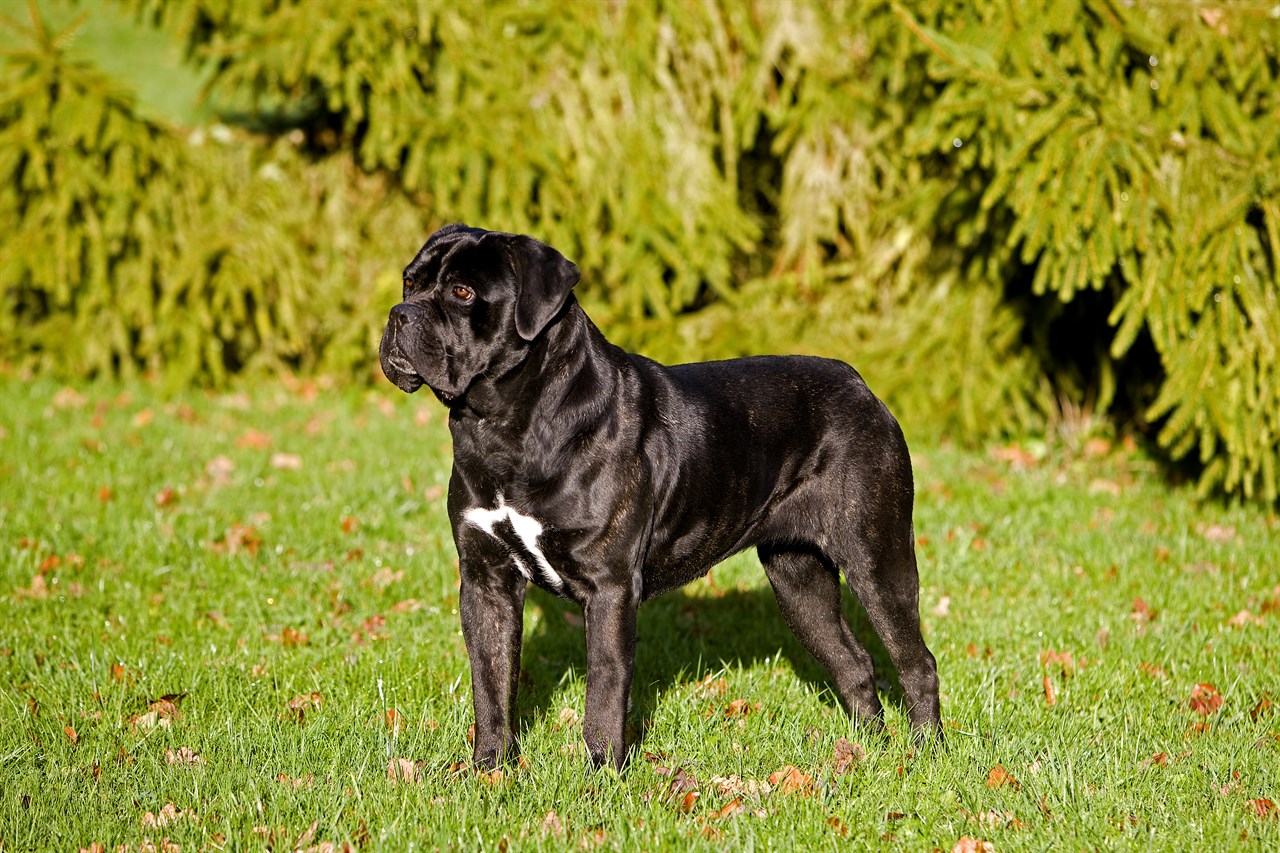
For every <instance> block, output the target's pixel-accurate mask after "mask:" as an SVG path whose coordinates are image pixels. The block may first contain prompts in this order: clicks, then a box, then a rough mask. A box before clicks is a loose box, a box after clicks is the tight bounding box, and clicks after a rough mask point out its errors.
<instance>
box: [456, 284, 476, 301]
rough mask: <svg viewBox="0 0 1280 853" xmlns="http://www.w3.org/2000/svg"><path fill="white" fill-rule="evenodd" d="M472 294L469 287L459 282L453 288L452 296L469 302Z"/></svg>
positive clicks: (473, 294)
mask: <svg viewBox="0 0 1280 853" xmlns="http://www.w3.org/2000/svg"><path fill="white" fill-rule="evenodd" d="M474 296H475V293H474V292H473V291H472V290H471V288H469V287H463V286H462V285H460V284H459V285H456V286H455V287H454V288H453V298H454V299H456V300H458V301H459V302H470V301H471V299H472V297H474Z"/></svg>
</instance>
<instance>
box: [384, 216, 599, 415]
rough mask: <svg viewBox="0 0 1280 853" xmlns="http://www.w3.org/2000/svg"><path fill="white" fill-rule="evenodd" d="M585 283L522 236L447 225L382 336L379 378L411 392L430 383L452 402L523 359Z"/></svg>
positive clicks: (424, 254)
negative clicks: (478, 380)
mask: <svg viewBox="0 0 1280 853" xmlns="http://www.w3.org/2000/svg"><path fill="white" fill-rule="evenodd" d="M577 283H578V268H577V267H576V266H575V265H574V264H573V263H572V262H571V261H569V260H567V259H566V258H565V257H564V256H563V255H561V254H560V253H559V252H557V251H556V250H555V249H553V248H551V247H550V246H548V245H546V244H545V243H540V242H538V241H537V240H534V239H533V238H532V237H525V236H522V235H518V234H502V233H499V232H496V231H485V230H483V229H480V228H469V227H467V226H465V225H448V226H446V227H444V228H441V229H440V230H439V231H437V232H436V233H434V234H432V235H431V237H430V238H429V239H428V240H427V242H426V245H424V246H423V247H422V249H421V250H420V251H419V252H418V254H417V255H416V256H415V257H414V259H413V261H412V262H411V263H410V264H409V266H407V267H405V270H404V296H403V301H402V302H401V303H400V304H399V305H397V306H395V307H394V308H392V309H391V316H390V318H388V320H387V328H386V330H385V331H384V332H383V333H382V346H381V349H380V357H381V361H382V372H383V373H385V374H386V375H387V378H388V379H390V380H391V381H392V382H393V383H395V385H396V387H398V388H400V390H402V391H405V392H407V393H412V392H414V391H416V390H418V389H419V388H420V387H422V386H423V385H426V386H427V387H429V388H430V389H431V390H432V391H434V392H435V394H436V396H437V397H439V398H440V399H441V401H443V402H444V403H446V404H453V403H454V402H456V401H458V400H459V399H460V398H461V397H462V396H463V395H464V394H466V392H467V388H469V387H470V386H471V383H472V382H473V381H475V379H476V377H478V376H481V375H485V376H489V377H491V378H495V379H496V378H498V377H500V376H502V375H503V374H505V373H506V372H508V371H509V370H511V369H512V368H513V367H515V366H516V365H517V364H519V363H520V362H521V361H523V360H524V358H525V356H526V355H527V354H528V350H529V346H530V344H531V343H532V342H533V341H534V340H536V339H537V337H538V335H539V334H541V333H542V331H543V330H544V329H545V328H546V327H547V326H548V325H549V324H550V323H551V322H552V321H553V320H555V318H556V315H558V314H559V313H560V310H561V309H562V308H564V306H565V303H566V302H567V301H568V299H569V293H570V292H571V291H572V290H573V286H574V285H575V284H577Z"/></svg>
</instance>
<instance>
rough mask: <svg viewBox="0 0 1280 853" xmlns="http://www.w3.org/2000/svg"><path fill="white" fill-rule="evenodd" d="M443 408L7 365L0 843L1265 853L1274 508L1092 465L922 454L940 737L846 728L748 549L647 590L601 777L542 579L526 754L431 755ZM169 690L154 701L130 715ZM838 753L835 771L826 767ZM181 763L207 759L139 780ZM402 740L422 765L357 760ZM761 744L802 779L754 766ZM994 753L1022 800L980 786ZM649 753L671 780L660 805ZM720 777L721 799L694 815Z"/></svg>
mask: <svg viewBox="0 0 1280 853" xmlns="http://www.w3.org/2000/svg"><path fill="white" fill-rule="evenodd" d="M442 414H443V412H442V409H441V408H440V407H438V406H437V405H435V404H434V402H433V401H431V400H430V399H428V398H426V397H422V396H417V397H413V398H407V397H404V396H403V395H400V394H399V393H398V392H395V391H393V390H391V389H389V388H388V389H386V390H383V389H377V390H372V391H353V390H335V389H328V388H324V387H315V386H313V385H302V386H299V385H297V384H290V385H289V386H288V387H286V386H284V385H280V386H261V385H260V386H254V387H251V388H249V389H247V390H246V391H242V392H237V393H231V394H220V395H207V394H202V393H197V392H192V393H188V394H182V395H179V396H170V397H163V396H161V395H160V394H159V392H158V391H157V390H156V389H153V388H151V387H149V386H146V385H134V386H129V387H127V388H121V387H118V386H108V387H98V386H90V387H85V388H81V389H78V390H77V391H70V390H64V389H60V388H59V387H58V386H56V385H51V384H48V383H45V382H33V383H32V382H28V383H24V382H20V381H18V380H17V379H15V378H13V377H10V378H8V379H3V380H0V554H3V564H2V566H3V567H2V568H0V693H3V695H2V696H0V767H2V768H3V770H2V775H3V782H2V783H0V849H3V850H4V851H10V850H13V851H17V850H75V849H78V848H80V847H86V848H87V847H89V845H90V844H91V843H94V842H97V843H100V844H101V845H103V846H104V848H105V849H107V850H114V849H116V847H117V845H128V849H130V850H138V849H144V845H145V844H146V843H147V840H148V839H149V840H150V842H151V843H153V844H154V845H156V846H157V847H159V845H160V843H161V840H162V839H163V838H168V839H170V841H171V843H173V844H177V845H180V846H181V849H182V850H183V851H188V853H189V851H195V850H212V849H220V848H222V847H224V846H225V847H227V848H229V849H247V850H265V849H268V848H269V847H270V848H271V849H276V850H279V849H293V847H292V845H296V846H298V847H300V848H302V849H306V848H309V847H313V848H315V849H324V848H323V847H322V846H320V845H322V843H324V842H331V843H333V844H336V845H338V847H339V848H340V847H341V845H342V843H344V842H349V843H351V844H352V845H362V849H364V850H407V849H436V848H453V849H458V848H461V849H475V848H488V849H493V848H494V847H496V846H498V845H499V844H500V842H501V841H502V840H503V839H507V846H508V847H507V849H535V848H539V847H546V848H560V847H564V848H574V849H579V847H580V846H585V847H588V848H592V847H594V846H599V847H600V848H602V849H620V850H640V849H646V850H655V849H662V848H680V849H685V848H694V849H698V848H701V849H709V850H710V849H716V850H718V849H722V848H723V847H725V846H731V847H748V846H754V847H755V848H756V849H764V848H770V849H787V850H790V849H826V848H833V849H837V848H838V849H844V848H850V847H852V848H853V849H867V848H876V849H891V850H897V849H907V850H928V849H931V848H941V849H943V850H951V849H952V848H953V846H954V845H956V843H957V841H958V840H959V839H961V838H962V837H972V838H979V839H984V840H987V841H990V842H991V843H993V844H994V845H995V848H996V849H997V850H1020V849H1116V848H1125V849H1127V848H1133V847H1151V848H1157V849H1187V848H1203V849H1222V848H1231V847H1241V848H1246V849H1276V848H1277V846H1280V820H1278V819H1276V818H1275V816H1274V812H1273V814H1272V816H1271V817H1262V816H1259V815H1258V814H1257V809H1258V808H1262V809H1264V810H1265V809H1266V806H1265V804H1263V803H1261V802H1260V801H1261V800H1264V799H1265V800H1270V801H1274V802H1280V784H1278V782H1277V776H1278V774H1277V770H1276V767H1277V757H1278V754H1280V742H1278V741H1277V736H1278V733H1280V717H1278V716H1277V715H1276V714H1275V713H1273V712H1272V711H1271V710H1269V709H1266V708H1265V707H1259V706H1260V704H1261V703H1263V702H1264V701H1265V700H1266V699H1268V698H1270V699H1272V700H1280V673H1278V671H1277V661H1278V660H1280V632H1278V631H1277V622H1278V621H1280V611H1278V610H1277V606H1278V605H1280V601H1278V600H1277V599H1278V597H1280V589H1278V587H1280V568H1278V566H1280V544H1278V542H1280V522H1278V521H1277V519H1276V517H1275V516H1274V515H1273V514H1271V513H1270V512H1268V511H1267V510H1266V509H1265V508H1258V507H1243V506H1223V505H1217V504H1201V503H1197V502H1196V501H1195V500H1193V498H1192V497H1191V496H1190V495H1189V494H1188V493H1187V492H1186V491H1183V490H1177V489H1170V488H1168V487H1167V486H1165V485H1164V484H1163V483H1162V482H1161V481H1160V480H1159V479H1158V478H1157V477H1156V475H1155V473H1154V471H1153V469H1151V468H1150V466H1149V465H1148V463H1146V462H1145V460H1144V457H1143V456H1142V455H1141V454H1140V453H1138V452H1131V451H1126V450H1124V449H1123V448H1117V449H1112V450H1106V451H1105V452H1096V453H1095V454H1094V455H1090V454H1089V453H1087V452H1085V451H1083V450H1082V451H1081V452H1080V453H1078V454H1073V453H1069V452H1067V451H1066V450H1063V449H1058V448H1049V449H1048V450H1047V451H1045V452H1043V453H1041V454H1039V458H1035V457H1032V456H1028V457H1026V459H1025V460H1024V461H1025V463H1026V464H1024V465H1019V464H1017V463H1015V462H1011V461H1004V458H1005V457H1007V456H1009V455H1011V454H1000V453H995V454H993V453H969V452H961V451H957V450H954V449H947V448H917V454H916V469H917V489H918V500H917V511H916V522H917V525H916V526H917V535H918V536H919V537H920V540H921V545H920V549H919V550H920V557H921V571H922V584H923V589H922V596H921V611H922V613H923V615H924V621H925V625H926V629H927V632H928V633H927V639H928V641H929V643H930V646H931V647H932V648H933V650H934V652H935V654H936V655H937V657H938V663H939V671H940V675H941V678H942V684H943V692H944V697H943V716H944V719H945V721H946V727H947V735H948V739H947V744H946V747H945V748H944V749H936V750H930V751H924V752H917V751H915V750H913V748H912V745H911V742H910V739H909V738H908V737H907V735H906V733H905V724H904V723H905V718H904V716H903V713H902V709H901V706H900V704H899V702H900V700H899V698H898V696H897V694H896V692H895V690H894V688H893V686H892V679H891V677H889V676H888V674H887V673H886V687H887V689H886V691H885V697H886V700H887V701H886V704H887V719H888V724H889V729H890V734H889V735H888V736H887V737H886V738H884V739H881V738H878V737H875V736H869V735H868V734H867V733H866V732H862V731H858V730H853V729H851V728H850V726H849V724H848V723H847V721H846V720H845V719H844V718H843V716H842V715H841V714H840V713H839V711H838V709H837V707H836V704H835V699H834V696H833V694H832V693H831V692H830V690H829V689H828V688H827V686H826V683H825V681H824V678H823V675H822V673H821V672H820V670H818V668H817V667H816V665H815V664H814V663H813V662H812V660H810V659H809V658H807V656H806V655H805V654H804V653H803V652H802V651H801V650H800V648H799V646H798V645H797V643H796V642H795V641H794V640H792V639H791V637H790V636H789V635H788V633H787V632H786V630H785V628H784V627H783V625H782V622H781V619H780V617H779V616H778V614H777V611H776V609H775V607H774V605H773V602H772V596H771V594H770V592H769V590H768V586H767V584H766V583H765V582H764V579H763V577H762V575H761V573H760V570H759V567H758V565H757V563H756V561H755V559H754V557H753V556H742V557H739V558H735V559H734V560H731V561H730V562H729V563H727V564H725V565H723V566H721V567H718V568H717V569H715V571H714V572H713V576H712V581H710V582H709V581H705V580H704V581H700V582H698V583H696V584H694V585H692V586H691V587H689V588H688V589H686V590H685V591H683V592H681V593H678V594H673V595H670V596H667V597H665V598H662V599H659V600H657V601H655V602H652V603H650V604H649V605H647V606H646V608H645V609H644V610H643V611H642V613H641V623H640V635H641V642H640V651H639V661H638V671H637V678H636V685H637V687H636V694H635V700H636V708H635V710H634V711H633V720H634V722H635V730H636V734H638V735H642V737H643V739H642V742H641V743H640V745H639V746H638V748H637V750H636V754H635V756H634V757H633V760H632V762H631V765H630V768H629V770H628V771H627V772H626V773H625V774H624V775H623V776H621V777H619V776H617V775H615V774H612V773H609V772H600V773H595V772H589V771H588V770H587V769H586V763H587V762H586V758H585V754H584V750H583V748H582V746H581V744H580V733H581V727H580V724H576V723H575V720H574V718H573V715H572V713H567V712H565V710H564V709H566V708H567V709H573V710H576V711H579V712H580V711H581V707H582V698H583V690H584V680H583V679H584V654H583V645H582V637H581V628H580V626H579V622H578V617H577V610H576V608H575V607H573V606H570V605H567V604H565V603H563V602H560V601H558V600H556V599H554V598H551V597H549V596H546V595H542V594H535V595H532V596H531V598H530V604H529V607H528V608H527V614H526V646H525V657H524V678H523V682H524V683H523V687H522V694H521V703H520V714H521V728H522V732H523V736H522V747H523V754H524V757H525V765H524V766H523V767H521V768H518V769H517V768H508V770H507V772H506V774H505V776H504V777H503V778H502V779H500V780H492V779H489V780H486V779H482V778H478V777H477V776H475V775H474V774H472V773H468V772H465V771H460V772H459V771H455V770H453V769H451V765H453V764H454V763H455V762H458V761H461V760H462V759H463V758H464V756H466V755H467V753H468V746H467V742H466V732H467V728H468V726H469V725H470V723H471V719H470V717H471V711H470V695H469V693H470V691H469V677H468V666H467V660H466V654H465V650H464V648H463V645H462V638H461V635H460V632H459V626H458V619H457V615H456V612H455V611H456V605H457V588H456V584H457V574H456V568H455V555H454V552H453V546H452V542H451V540H450V537H449V532H448V524H447V520H446V517H445V513H444V506H443V504H444V500H443V487H444V486H445V484H446V481H447V476H448V468H449V441H448V434H447V431H446V429H445V427H444V423H443V417H442ZM1091 449H1092V450H1094V451H1103V450H1104V448H1102V447H1101V446H1099V445H1094V446H1091ZM276 454H284V455H283V456H276ZM273 456H274V457H275V458H274V463H273ZM158 498H159V499H158ZM248 528H252V532H248V530H247V529H248ZM236 531H239V532H238V533H237V532H236ZM1138 599H1141V600H1142V602H1145V607H1144V605H1142V604H1135V601H1136V600H1138ZM849 604H850V610H851V613H853V615H854V618H855V619H856V618H857V612H856V609H854V608H853V605H852V602H850V603H849ZM1246 610H1247V611H1248V615H1247V616H1245V617H1240V618H1235V617H1236V616H1237V614H1239V613H1240V612H1241V611H1246ZM1235 623H1239V624H1235ZM858 626H859V627H858V630H859V632H860V633H861V634H862V635H863V636H864V637H865V636H869V635H868V633H867V630H866V628H865V624H864V623H862V622H861V621H859V623H858ZM1050 651H1054V652H1059V653H1068V654H1070V656H1071V662H1070V664H1065V663H1064V662H1063V661H1062V659H1061V658H1059V659H1058V660H1056V661H1055V660H1050V661H1048V662H1046V663H1042V661H1041V656H1042V654H1043V653H1046V652H1050ZM875 653H876V654H877V656H878V660H879V661H880V662H881V666H883V665H884V657H883V653H882V651H881V650H879V649H878V648H876V649H875ZM1064 670H1065V673H1064ZM1046 677H1047V678H1048V681H1049V684H1050V686H1051V687H1052V690H1053V692H1054V695H1055V700H1056V701H1055V702H1054V704H1052V705H1050V704H1049V703H1048V702H1047V701H1046V692H1045V679H1046ZM1197 683H1211V684H1213V685H1215V689H1216V691H1217V695H1218V696H1219V697H1220V699H1221V706H1220V707H1217V708H1216V709H1210V708H1208V707H1206V709H1205V710H1212V712H1211V713H1209V714H1208V715H1205V716H1202V715H1201V714H1199V713H1197V712H1196V710H1194V709H1193V708H1192V707H1191V704H1190V701H1189V700H1190V699H1191V696H1192V693H1193V690H1194V689H1195V685H1196V684H1197ZM312 692H316V693H319V694H320V697H321V702H322V704H321V707H319V708H318V709H315V708H312V709H310V710H307V711H306V712H305V713H304V715H303V719H302V721H301V722H298V720H297V714H296V713H293V712H290V711H289V708H288V706H289V703H290V700H292V699H294V698H295V697H298V696H306V695H309V694H311V693H312ZM166 694H184V695H183V697H182V698H181V700H179V701H178V702H177V711H178V715H177V716H172V717H167V718H165V717H161V716H160V715H159V714H152V716H150V717H148V716H147V713H148V708H149V705H150V703H153V702H155V701H156V700H158V699H159V698H160V697H162V696H164V695H166ZM737 699H742V700H745V703H746V707H747V708H748V709H749V710H750V712H749V713H746V714H745V715H744V714H734V713H732V711H733V709H735V708H741V707H743V705H742V703H739V704H738V705H733V704H732V703H733V702H734V700H737ZM756 703H758V704H759V707H758V709H756V708H755V707H754V706H755V705H756ZM1210 704H1213V701H1212V700H1210ZM389 709H394V710H395V711H397V712H398V715H399V719H400V720H401V721H402V722H403V727H402V728H399V729H398V730H397V729H396V728H393V727H389V726H388V725H387V717H386V712H387V711H388V710H389ZM162 710H163V706H162ZM1255 710H1256V713H1255ZM160 720H163V724H162V723H161V722H159V721H160ZM152 721H154V722H152ZM149 722H152V724H151V725H148V723H149ZM72 731H74V736H72ZM841 737H846V738H849V739H850V740H853V741H856V742H858V743H859V744H860V745H861V746H862V747H863V748H864V749H865V751H866V757H865V759H863V760H861V761H859V762H857V763H856V764H855V765H854V766H853V768H852V769H851V770H850V771H849V772H846V773H843V774H838V773H837V772H836V767H835V765H834V762H833V749H834V747H835V744H836V741H837V739H838V738H841ZM183 748H186V749H189V750H191V751H193V752H194V753H195V754H197V755H199V756H200V762H199V763H198V764H188V763H185V762H182V761H181V760H179V761H178V763H169V761H168V760H167V758H166V754H167V753H168V752H170V751H172V753H173V754H174V756H175V758H180V756H181V755H182V753H179V750H181V749H183ZM643 753H650V754H651V757H650V758H646V757H645V756H644V755H643ZM398 758H404V759H409V760H411V761H413V762H417V763H420V764H415V766H417V767H419V768H420V769H418V770H417V773H418V775H419V776H420V778H419V780H418V781H416V782H414V783H410V784H404V783H401V784H393V783H392V782H391V781H389V780H388V773H387V767H388V763H389V761H391V760H392V759H398ZM787 765H793V766H795V767H797V768H799V769H800V771H802V772H803V773H804V774H806V775H807V776H809V777H811V779H812V784H811V786H809V787H807V788H805V789H804V790H802V791H800V792H797V793H789V794H788V793H782V792H780V791H776V790H775V791H773V792H770V793H765V792H764V791H763V789H762V788H761V787H760V786H759V785H752V784H750V783H752V782H756V783H758V782H762V781H765V780H767V779H768V777H769V776H770V775H771V774H774V773H775V772H777V771H779V770H780V769H782V768H784V767H785V766H787ZM997 765H999V766H1001V767H1003V768H1004V769H1005V771H1007V773H1008V774H1009V775H1010V776H1012V777H1013V778H1014V779H1016V782H1017V784H1016V785H1014V784H1004V785H998V786H996V787H992V786H990V785H989V781H994V780H992V779H991V771H992V769H993V768H995V767H996V766H997ZM667 768H672V769H674V768H680V769H683V770H684V771H685V772H686V773H688V774H692V776H693V777H694V778H693V781H691V782H690V783H689V784H690V785H696V789H697V790H698V791H699V792H700V797H699V798H697V799H696V800H695V799H693V798H689V804H690V806H691V808H690V810H689V811H688V812H687V813H686V812H685V811H683V810H682V809H681V808H679V807H677V806H678V805H679V802H677V803H676V804H674V805H673V804H670V803H668V802H666V801H665V800H666V798H665V797H664V794H665V792H666V791H667V790H668V788H669V786H670V785H671V780H672V777H671V776H668V775H663V774H662V772H661V770H663V769H667ZM282 775H283V776H284V777H286V780H285V781H281V778H280V777H281V776H282ZM733 776H737V777H739V781H738V782H733V781H721V782H719V783H718V784H717V782H716V781H715V780H716V779H717V777H726V778H727V777H733ZM735 785H737V786H738V787H740V788H741V789H742V793H741V794H740V796H741V797H742V803H743V805H744V806H745V807H746V808H745V809H744V810H742V811H740V812H738V813H736V814H733V815H731V816H725V817H720V816H718V813H719V812H720V811H721V810H722V809H723V807H724V806H725V805H726V804H728V803H729V802H730V801H731V800H732V799H734V795H735V794H734V790H733V786H735ZM674 799H675V800H677V801H683V800H684V796H683V792H681V793H680V794H679V795H678V796H677V797H675V798H674ZM169 803H172V804H173V808H174V809H176V810H180V811H181V813H182V816H180V817H177V818H176V819H172V820H167V821H166V820H165V818H166V815H165V813H164V812H163V811H162V810H163V809H164V807H165V806H166V805H167V804H169ZM553 811H554V812H555V818H554V819H550V820H549V819H548V817H547V815H548V813H549V812H553ZM148 813H151V814H152V816H153V818H152V820H150V821H149V820H148V817H147V814H148ZM157 815H159V816H160V819H159V820H160V822H161V823H162V825H158V826H152V825H149V824H150V823H153V822H155V817H154V816H157ZM313 824H314V830H312V829H311V827H312V826H313ZM557 830H558V831H557ZM842 831H843V832H847V837H844V836H843V835H842V834H841V832H842Z"/></svg>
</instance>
